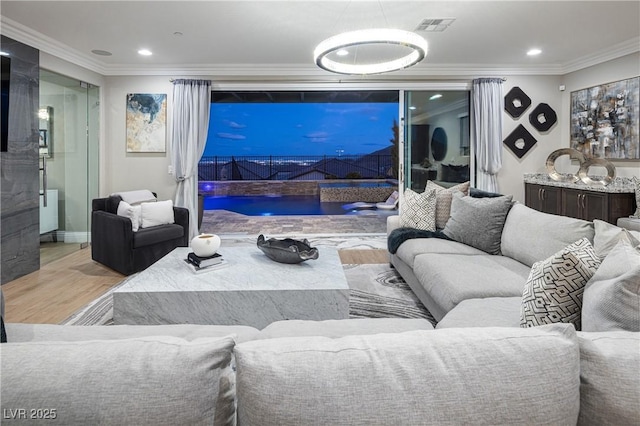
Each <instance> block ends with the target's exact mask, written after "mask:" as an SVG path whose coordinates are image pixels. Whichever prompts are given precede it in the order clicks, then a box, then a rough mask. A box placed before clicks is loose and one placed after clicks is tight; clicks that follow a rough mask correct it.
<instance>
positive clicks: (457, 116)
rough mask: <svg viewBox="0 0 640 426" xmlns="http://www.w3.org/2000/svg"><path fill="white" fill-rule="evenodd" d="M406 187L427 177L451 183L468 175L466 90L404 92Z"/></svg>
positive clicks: (422, 185) (422, 183)
mask: <svg viewBox="0 0 640 426" xmlns="http://www.w3.org/2000/svg"><path fill="white" fill-rule="evenodd" d="M404 106H405V127H404V133H405V139H404V140H405V147H404V157H403V162H404V175H405V188H411V189H413V190H414V191H418V192H422V191H423V190H424V188H425V185H426V182H427V180H431V181H434V182H436V183H438V184H439V185H442V186H445V187H450V186H454V185H455V184H456V183H459V182H466V181H468V180H469V179H470V173H469V169H470V164H469V163H470V161H469V160H470V156H469V91H467V90H452V91H439V90H422V91H407V92H405V105H404Z"/></svg>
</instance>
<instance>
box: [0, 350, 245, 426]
mask: <svg viewBox="0 0 640 426" xmlns="http://www.w3.org/2000/svg"><path fill="white" fill-rule="evenodd" d="M234 344H235V342H234V340H233V338H232V337H225V338H220V339H197V340H194V341H192V342H187V341H185V340H182V339H178V338H174V337H148V338H137V339H124V340H108V341H106V340H90V341H82V342H30V343H4V344H2V363H1V364H2V365H1V372H2V390H1V392H2V393H1V396H2V407H3V408H6V409H8V408H13V409H16V408H27V409H31V408H34V409H38V408H42V409H55V410H56V412H55V415H56V418H55V421H56V422H57V423H58V424H64V425H96V424H105V423H108V424H122V425H125V424H126V425H142V424H148V425H175V424H185V425H186V424H188V425H197V424H203V425H204V424H208V425H232V424H235V393H234V382H235V376H234V373H233V369H232V367H233V366H232V361H233V347H234Z"/></svg>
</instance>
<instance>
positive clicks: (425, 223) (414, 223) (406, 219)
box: [400, 188, 436, 231]
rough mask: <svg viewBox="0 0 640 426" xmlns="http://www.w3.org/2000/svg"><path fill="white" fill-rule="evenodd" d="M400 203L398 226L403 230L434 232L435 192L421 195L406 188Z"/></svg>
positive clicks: (426, 192)
mask: <svg viewBox="0 0 640 426" xmlns="http://www.w3.org/2000/svg"><path fill="white" fill-rule="evenodd" d="M403 196H404V200H403V202H401V203H400V226H402V227H404V228H415V229H423V230H425V231H435V230H436V191H435V190H431V191H425V192H423V193H422V194H420V193H417V192H415V191H412V190H411V189H409V188H407V189H405V190H404V195H403Z"/></svg>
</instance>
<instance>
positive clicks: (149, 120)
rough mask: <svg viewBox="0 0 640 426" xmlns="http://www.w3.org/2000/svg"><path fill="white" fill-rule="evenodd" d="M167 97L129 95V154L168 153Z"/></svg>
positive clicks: (159, 95) (162, 95) (163, 95)
mask: <svg viewBox="0 0 640 426" xmlns="http://www.w3.org/2000/svg"><path fill="white" fill-rule="evenodd" d="M166 139H167V95H166V94H151V93H129V94H127V152H166Z"/></svg>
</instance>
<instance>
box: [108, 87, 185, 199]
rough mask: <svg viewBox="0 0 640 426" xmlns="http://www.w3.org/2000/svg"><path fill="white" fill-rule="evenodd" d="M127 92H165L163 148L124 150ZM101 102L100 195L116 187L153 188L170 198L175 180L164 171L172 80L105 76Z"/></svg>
mask: <svg viewBox="0 0 640 426" xmlns="http://www.w3.org/2000/svg"><path fill="white" fill-rule="evenodd" d="M128 93H166V94H167V144H166V152H164V153H130V152H129V153H128V152H127V141H126V138H127V130H126V101H127V94H128ZM104 105H105V107H104V111H105V116H106V123H105V124H106V125H105V127H106V129H105V139H104V147H105V150H104V155H103V156H102V158H101V165H102V168H103V169H104V170H105V174H104V176H103V180H102V185H101V188H100V192H101V195H103V196H104V195H108V194H110V193H113V192H118V191H128V190H135V189H149V190H151V191H153V192H156V193H157V194H158V198H159V199H164V200H167V199H173V197H174V195H175V188H176V184H175V180H174V179H173V176H171V175H170V174H169V173H168V168H169V164H170V155H169V139H170V135H171V128H170V127H171V119H172V118H171V111H172V109H173V84H172V83H171V82H170V81H169V77H167V76H141V77H138V76H132V77H126V76H125V77H107V79H106V88H105V90H104Z"/></svg>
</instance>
